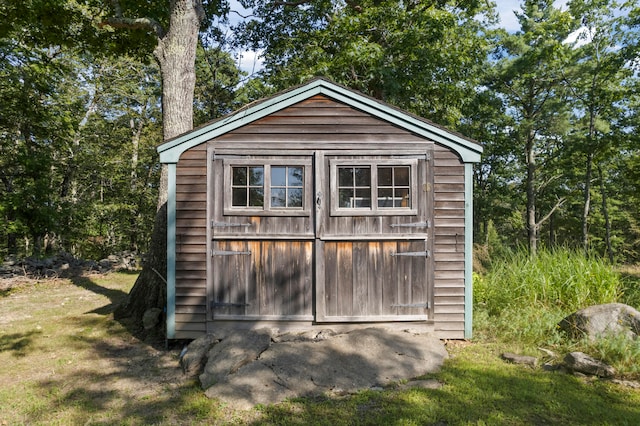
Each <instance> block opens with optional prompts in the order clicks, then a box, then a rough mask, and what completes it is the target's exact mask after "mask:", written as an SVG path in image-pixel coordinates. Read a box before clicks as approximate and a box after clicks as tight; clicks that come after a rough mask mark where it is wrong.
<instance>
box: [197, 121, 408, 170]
mask: <svg viewBox="0 0 640 426" xmlns="http://www.w3.org/2000/svg"><path fill="white" fill-rule="evenodd" d="M233 133H234V134H236V135H252V134H254V135H255V134H259V135H267V134H278V135H286V134H289V133H294V134H296V135H298V137H300V135H314V134H315V135H323V136H326V135H330V134H334V135H351V134H368V135H378V134H383V135H401V134H407V131H406V130H402V129H400V128H397V127H393V126H383V125H371V124H367V123H362V124H351V125H337V124H336V125H333V123H325V124H318V125H314V124H305V125H300V126H291V125H286V124H285V125H278V124H266V125H260V124H249V125H247V126H243V127H240V128H238V129H236V130H234V131H233ZM193 167H195V165H194V166H193Z"/></svg>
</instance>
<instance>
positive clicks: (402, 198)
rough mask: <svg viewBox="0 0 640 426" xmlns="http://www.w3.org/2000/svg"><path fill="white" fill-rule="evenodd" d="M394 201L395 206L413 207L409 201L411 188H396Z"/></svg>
mask: <svg viewBox="0 0 640 426" xmlns="http://www.w3.org/2000/svg"><path fill="white" fill-rule="evenodd" d="M393 201H394V204H393V206H394V207H411V205H410V203H409V188H396V190H395V197H394V198H393Z"/></svg>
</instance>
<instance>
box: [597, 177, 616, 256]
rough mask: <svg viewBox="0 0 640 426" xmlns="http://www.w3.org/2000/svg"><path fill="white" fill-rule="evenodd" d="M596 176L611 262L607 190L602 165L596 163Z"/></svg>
mask: <svg viewBox="0 0 640 426" xmlns="http://www.w3.org/2000/svg"><path fill="white" fill-rule="evenodd" d="M598 178H599V179H600V194H601V196H602V214H603V215H604V224H605V226H604V229H605V236H604V240H605V242H606V244H607V255H608V256H609V262H611V263H613V247H612V246H611V221H610V220H609V209H608V208H607V191H606V189H605V186H604V177H603V173H602V167H601V166H600V164H598Z"/></svg>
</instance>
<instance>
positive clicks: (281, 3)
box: [273, 0, 311, 7]
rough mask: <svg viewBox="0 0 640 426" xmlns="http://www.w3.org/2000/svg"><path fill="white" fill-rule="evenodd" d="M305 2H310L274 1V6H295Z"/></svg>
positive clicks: (300, 0) (304, 0)
mask: <svg viewBox="0 0 640 426" xmlns="http://www.w3.org/2000/svg"><path fill="white" fill-rule="evenodd" d="M306 3H311V0H292V1H274V2H273V5H274V6H284V7H296V6H300V5H303V4H306Z"/></svg>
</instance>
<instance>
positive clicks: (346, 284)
mask: <svg viewBox="0 0 640 426" xmlns="http://www.w3.org/2000/svg"><path fill="white" fill-rule="evenodd" d="M352 247H353V243H349V242H338V243H336V250H337V254H336V258H337V260H336V271H337V277H336V278H337V288H336V297H337V314H338V315H343V316H351V315H352V314H353V312H352V307H353V278H354V277H353V249H352Z"/></svg>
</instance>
